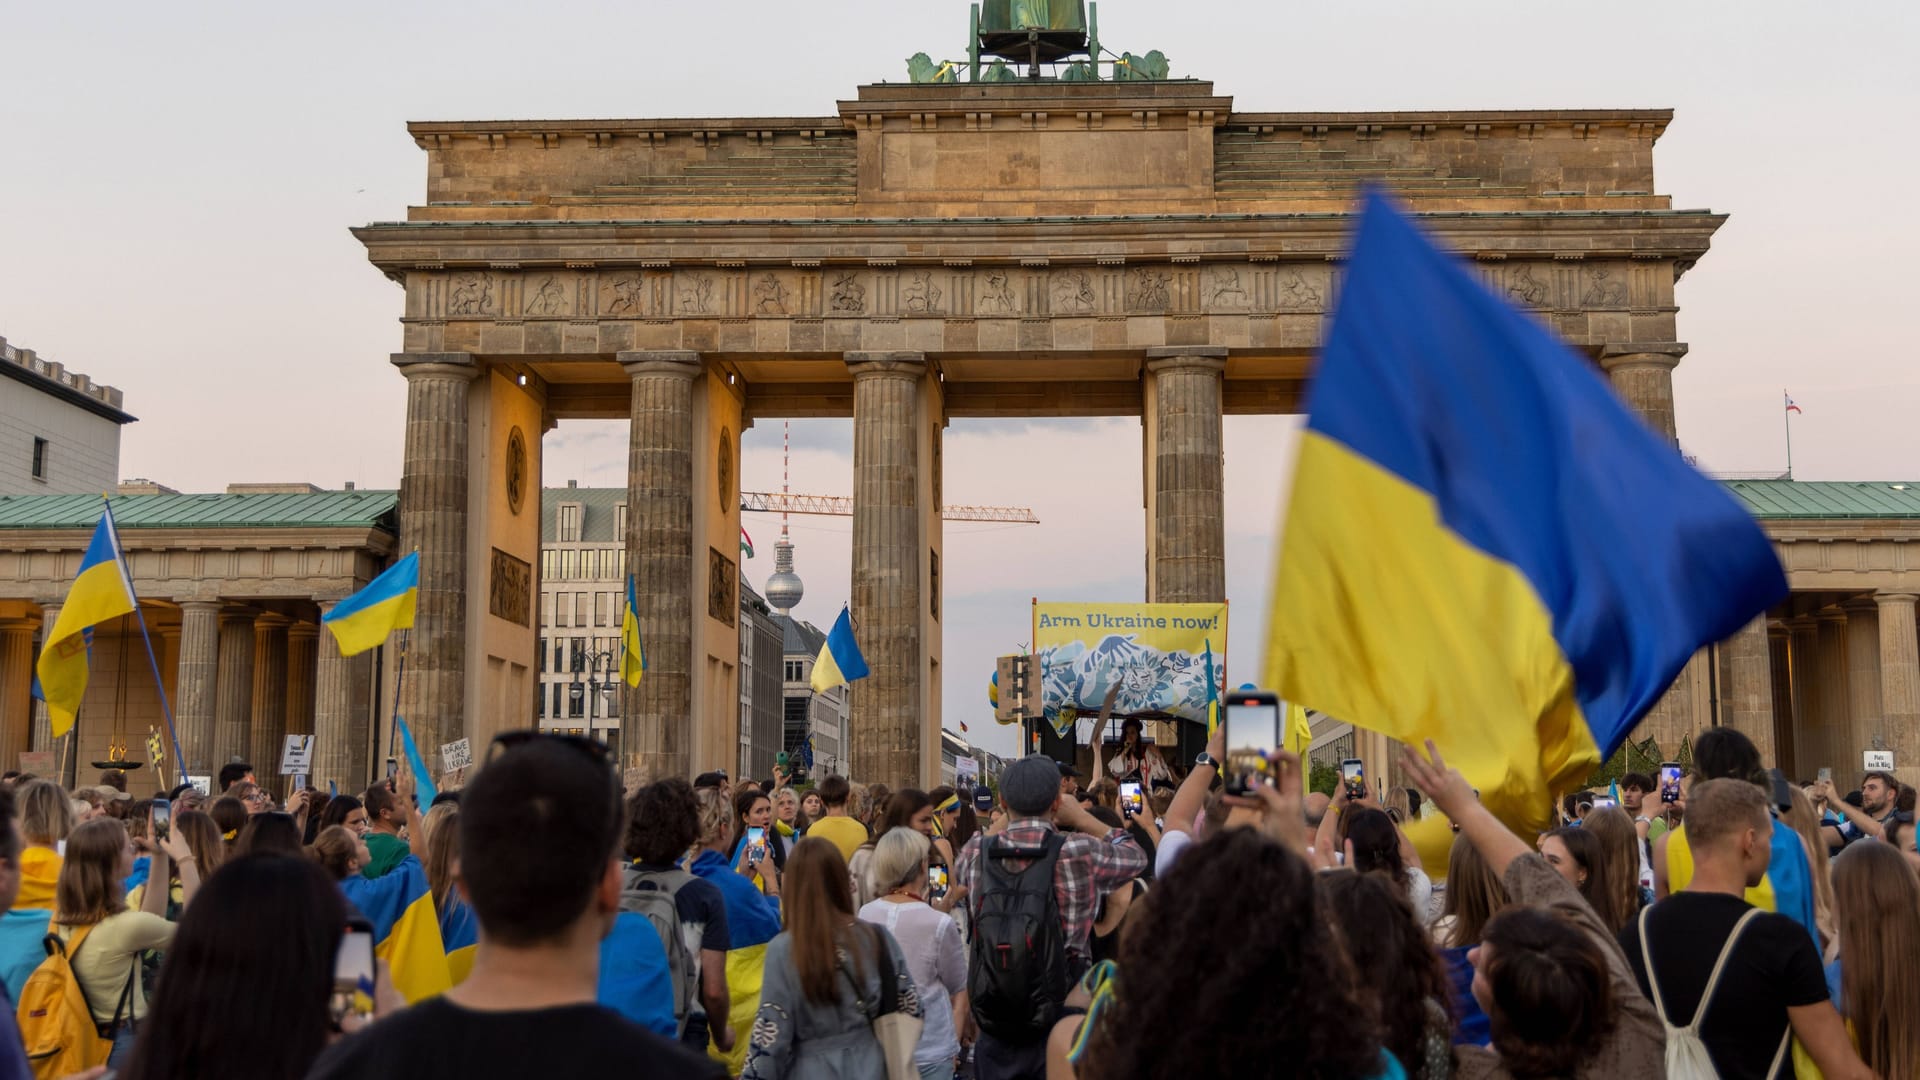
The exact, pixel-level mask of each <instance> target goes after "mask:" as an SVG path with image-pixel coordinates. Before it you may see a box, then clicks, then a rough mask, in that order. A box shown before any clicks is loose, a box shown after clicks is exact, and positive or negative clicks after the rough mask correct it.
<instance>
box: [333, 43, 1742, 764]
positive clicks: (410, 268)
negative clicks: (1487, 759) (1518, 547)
mask: <svg viewBox="0 0 1920 1080" xmlns="http://www.w3.org/2000/svg"><path fill="white" fill-rule="evenodd" d="M1671 119H1672V114H1671V112H1669V111H1666V110H1658V109H1617V110H1609V109H1594V110H1545V111H1497V112H1445V111H1441V112H1354V113H1324V112H1313V113H1306V112H1245V111H1239V110H1238V109H1237V108H1236V106H1235V101H1234V99H1233V98H1231V97H1228V96H1225V95H1222V94H1219V93H1217V92H1216V91H1215V88H1214V85H1213V84H1212V83H1210V82H1206V81H1197V80H1165V79H1163V80H1151V79H1149V80H1129V81H1117V82H1116V81H1070V80H1059V81H1056V80H1037V79H1036V80H1029V79H1025V78H1013V79H1008V80H1004V81H982V82H958V83H900V84H895V83H883V84H879V85H870V86H862V87H860V88H859V89H858V91H857V92H856V94H855V95H854V97H853V98H852V99H850V100H846V101H841V102H839V103H838V104H837V106H836V107H835V108H833V109H832V110H830V111H827V112H826V113H825V114H824V115H818V116H799V117H737V118H731V119H686V120H673V119H669V120H579V121H574V120H556V121H479V122H452V123H441V122H433V123H414V124H411V125H409V128H408V130H409V132H410V133H411V135H412V136H413V138H414V140H415V142H416V143H417V144H418V145H419V146H420V148H421V149H422V150H424V151H425V152H426V155H427V161H426V164H427V189H426V194H425V198H424V200H423V201H422V203H421V204H420V205H417V206H414V207H412V208H410V209H409V211H408V213H407V217H406V220H405V221H397V222H385V223H377V224H372V225H368V226H366V227H364V228H360V229H357V230H355V233H354V234H355V236H357V237H358V238H359V239H360V240H361V241H362V242H363V243H364V244H365V245H366V249H367V254H368V257H369V258H370V259H371V261H372V262H373V264H374V265H375V266H376V267H378V268H379V269H380V271H381V272H382V273H384V274H386V275H387V277H389V278H390V279H391V280H393V281H394V282H395V283H396V284H398V285H400V286H401V287H402V288H403V289H404V290H405V308H404V313H403V315H402V317H401V328H402V333H401V351H400V352H398V353H396V354H394V356H393V364H394V366H395V369H396V370H397V372H398V373H399V374H400V375H401V376H403V377H404V378H405V380H406V384H407V428H406V452H405V453H406V459H405V466H404V480H403V484H402V493H401V502H400V532H401V548H402V550H407V549H413V548H417V549H418V550H419V551H420V553H421V560H422V567H423V569H422V580H421V589H420V602H419V616H418V621H417V624H416V627H415V630H414V633H413V641H412V645H411V648H410V656H409V660H408V664H409V667H408V675H407V679H408V683H407V687H406V689H405V691H404V693H403V699H404V700H403V702H402V711H403V713H404V715H406V716H407V717H408V718H409V721H410V722H411V723H412V724H413V725H414V727H415V730H416V734H417V736H418V738H419V741H420V742H421V743H422V745H425V746H429V747H431V746H437V745H439V744H440V743H442V742H445V741H448V740H450V739H452V738H457V737H458V736H459V735H460V734H463V733H464V734H468V735H471V736H474V737H475V738H478V739H484V738H486V737H489V736H490V735H491V734H492V733H493V732H495V731H497V730H500V729H504V728H512V727H524V726H526V725H527V724H528V722H529V720H528V718H529V717H530V716H531V715H532V709H533V704H532V703H533V693H534V685H535V678H534V673H533V667H534V664H535V655H534V651H535V641H536V626H535V615H534V609H533V598H534V597H536V596H537V595H538V590H537V588H536V587H535V583H534V580H533V576H534V575H535V574H536V573H538V567H539V562H540V560H539V557H538V552H539V546H540V528H539V522H540V513H539V506H538V500H539V498H540V495H539V492H540V475H541V468H540V467H541V436H542V433H543V432H545V431H547V430H549V429H550V428H551V427H552V426H553V425H554V424H555V423H556V422H557V421H560V420H565V419H571V418H583V417H590V418H602V419H607V418H625V419H627V420H628V421H629V423H630V424H631V438H630V443H629V448H628V457H627V465H628V471H627V475H628V491H629V517H628V525H627V536H626V550H627V566H628V568H629V570H630V572H631V573H632V574H633V575H634V577H635V579H636V581H637V586H638V594H639V605H640V613H641V622H642V635H643V639H644V641H645V645H646V658H647V669H646V677H645V679H644V680H643V681H642V682H641V684H640V686H639V688H638V689H637V690H631V691H627V690H623V692H624V693H626V694H627V695H628V697H627V700H626V701H625V702H624V703H623V706H624V707H623V710H622V713H621V715H622V721H621V724H622V729H621V739H620V743H621V745H620V751H621V756H622V757H623V758H624V759H625V764H626V765H627V766H629V767H634V768H638V769H640V770H642V771H643V772H644V773H646V774H650V775H653V774H678V775H686V774H687V773H688V772H690V771H692V770H695V769H704V768H711V767H713V765H714V764H716V763H724V762H728V761H731V760H732V759H733V757H734V750H733V748H734V747H737V745H738V738H737V731H736V729H737V725H738V723H739V710H738V696H737V692H736V687H735V680H736V679H737V674H736V671H735V668H736V665H737V662H738V657H739V644H738V631H737V628H736V626H735V621H736V617H737V612H738V603H737V595H736V590H737V588H738V575H739V567H738V565H737V563H736V561H735V553H736V551H737V547H738V545H737V537H738V533H739V526H740V521H739V472H738V460H739V446H740V435H741V432H742V431H743V430H744V429H745V428H746V427H747V426H749V425H751V424H753V423H755V422H756V421H758V420H760V419H762V418H770V417H822V416H827V417H846V416H850V417H852V418H853V453H854V486H855V489H854V499H855V504H856V510H855V513H854V518H853V595H852V596H851V597H850V600H851V603H852V610H853V613H854V616H855V618H856V620H857V625H858V631H857V634H858V637H859V640H860V643H861V646H862V648H863V650H864V651H865V654H866V657H867V659H868V661H869V663H870V664H871V666H872V669H873V674H872V677H871V678H869V679H866V680H864V681H862V682H860V683H858V684H856V685H855V686H854V687H853V690H852V710H853V718H852V725H853V744H852V754H851V762H850V764H851V772H852V774H853V775H854V776H855V777H856V778H858V779H862V780H869V781H884V782H886V783H889V784H895V785H898V784H910V783H911V784H919V783H923V782H924V781H925V780H926V778H927V777H930V776H933V775H935V774H936V773H937V767H938V748H939V738H938V730H939V727H940V700H941V683H942V680H943V679H944V678H945V677H946V675H945V673H944V672H943V671H942V668H941V663H940V660H941V633H942V629H941V619H942V611H941V588H942V580H941V576H940V566H941V546H942V538H941V519H940V514H939V507H940V505H941V490H940V476H941V440H942V429H943V428H944V427H945V426H946V424H947V422H948V420H949V419H950V418H952V417H980V416H992V417H1007V416H1034V417H1047V416H1138V417H1140V420H1141V425H1142V428H1143V432H1144V453H1143V455H1142V460H1141V462H1140V466H1139V467H1140V470H1141V475H1142V478H1143V487H1144V491H1145V504H1146V530H1147V537H1146V541H1147V545H1146V547H1147V557H1146V566H1145V595H1146V597H1147V598H1148V599H1150V600H1162V601H1207V600H1220V599H1222V598H1224V596H1225V590H1226V583H1225V551H1224V549H1225V537H1224V529H1223V517H1222V504H1223V499H1224V491H1223V483H1222V456H1221V455H1222V448H1221V418H1222V416H1223V415H1226V414H1229V413H1285V412H1294V411H1297V410H1298V409H1299V408H1300V407H1301V401H1302V393H1303V387H1304V380H1305V379H1306V377H1307V375H1308V373H1309V370H1310V365H1311V360H1312V356H1313V353H1314V349H1315V347H1316V345H1317V343H1318V342H1319V340H1320V337H1321V334H1322V332H1323V329H1324V326H1325V323H1326V320H1327V318H1328V314H1329V312H1331V311H1332V310H1333V305H1334V304H1335V302H1336V300H1337V298H1338V295H1339V289H1340V262H1341V259H1342V252H1343V251H1344V249H1345V246H1346V244H1347V242H1348V233H1349V229H1350V226H1351V223H1352V218H1351V214H1352V212H1353V209H1354V205H1355V196H1356V194H1357V191H1358V189H1359V187H1360V185H1361V184H1362V183H1364V182H1368V181H1376V182H1379V183H1382V184H1384V185H1385V186H1386V187H1387V188H1388V189H1390V190H1391V191H1392V192H1394V193H1395V194H1396V195H1397V196H1398V197H1399V198H1401V199H1402V200H1404V201H1405V202H1406V203H1407V204H1408V205H1409V206H1410V207H1411V208H1412V209H1413V210H1414V211H1415V212H1417V213H1418V214H1419V215H1420V216H1421V219H1422V221H1423V222H1424V224H1425V225H1426V226H1427V227H1428V228H1430V229H1432V230H1433V231H1434V232H1435V233H1436V234H1437V235H1438V236H1440V237H1441V238H1442V239H1443V240H1444V241H1445V242H1446V243H1448V244H1450V245H1451V246H1453V247H1454V248H1455V249H1457V250H1458V251H1459V252H1460V253H1461V256H1462V257H1463V258H1464V259H1467V260H1470V261H1471V262H1472V264H1473V265H1474V266H1475V267H1476V268H1477V270H1478V272H1479V273H1480V275H1481V276H1482V277H1483V278H1484V279H1485V280H1486V282H1487V284H1488V285H1489V287H1491V288H1492V289H1493V290H1495V291H1496V292H1498V293H1500V294H1501V295H1503V296H1506V297H1508V298H1510V299H1512V300H1513V301H1515V302H1516V303H1520V304H1523V305H1526V306H1527V307H1530V308H1532V309H1534V310H1535V311H1537V312H1538V313H1539V316H1540V317H1541V318H1542V319H1544V320H1546V321H1547V322H1549V323H1550V324H1551V325H1552V326H1553V327H1554V328H1555V329H1556V330H1557V331H1558V332H1559V333H1560V334H1562V335H1563V336H1564V337H1565V338H1566V340H1568V341H1569V342H1571V343H1572V344H1573V345H1574V346H1575V348H1576V349H1577V350H1579V351H1581V352H1583V353H1584V354H1585V355H1586V356H1587V357H1588V358H1589V359H1590V360H1591V362H1592V363H1594V364H1595V365H1597V366H1598V367H1599V368H1600V369H1602V370H1604V371H1605V372H1606V373H1607V375H1608V376H1609V377H1610V378H1611V380H1612V382H1613V385H1614V386H1615V387H1616V388H1617V389H1618V390H1619V392H1620V393H1621V395H1622V396H1623V397H1624V398H1625V399H1626V400H1627V401H1628V402H1629V403H1630V404H1631V405H1632V406H1633V407H1634V408H1635V409H1637V410H1638V411H1639V412H1640V413H1641V414H1642V415H1643V416H1644V417H1645V418H1646V420H1647V422H1648V423H1649V424H1650V425H1652V426H1653V427H1654V428H1656V429H1657V430H1659V431H1661V432H1663V433H1664V434H1665V435H1667V436H1668V437H1669V438H1672V437H1673V436H1674V411H1673V387H1672V372H1673V369H1674V366H1675V365H1676V364H1678V363H1679V362H1680V360H1681V358H1682V357H1683V356H1684V355H1685V353H1686V346H1685V345H1684V344H1682V343H1681V342H1680V340H1679V336H1678V334H1677V333H1676V329H1675V315H1676V312H1677V307H1676V305H1675V300H1674V286H1675V284H1676V283H1677V282H1678V281H1679V280H1680V277H1681V275H1683V274H1685V273H1686V272H1687V271H1688V270H1689V269H1690V268H1692V267H1693V265H1694V263H1695V262H1696V261H1697V260H1698V259H1699V258H1700V257H1701V256H1702V255H1704V254H1705V253H1706V251H1707V248H1708V245H1709V241H1710V240H1711V238H1712V236H1713V234H1714V231H1715V230H1716V229H1717V228H1718V227H1719V226H1720V224H1721V222H1722V221H1724V220H1725V219H1724V217H1723V216H1721V215H1717V214H1714V213H1710V212H1707V211H1704V210H1686V209H1675V208H1674V207H1673V205H1672V203H1671V200H1670V199H1669V198H1667V197H1666V196H1663V195H1660V194H1658V192H1657V189H1656V187H1655V183H1654V175H1653V150H1654V144H1655V142H1656V141H1657V140H1658V139H1659V138H1660V137H1661V135H1662V133H1663V132H1664V131H1665V130H1666V127H1667V124H1668V123H1669V121H1670V120H1671ZM1274 481H1275V482H1278V478H1277V477H1276V478H1274ZM1088 482H1098V480H1097V477H1095V476H1089V477H1088ZM1729 650H1731V651H1732V653H1733V656H1734V660H1733V662H1730V663H1728V664H1727V665H1726V667H1727V670H1729V671H1731V672H1733V673H1734V679H1735V683H1736V684H1735V685H1733V686H1731V687H1726V688H1723V689H1724V690H1725V691H1726V692H1729V693H1730V694H1731V696H1732V699H1733V700H1735V701H1749V700H1750V701H1753V702H1755V703H1757V704H1756V711H1755V715H1754V716H1752V717H1748V718H1745V719H1743V716H1744V714H1743V713H1742V712H1741V710H1740V709H1739V708H1738V707H1736V708H1735V709H1734V710H1733V711H1732V712H1731V713H1730V714H1729V717H1730V721H1731V722H1734V723H1736V724H1740V725H1742V726H1745V725H1746V724H1748V723H1751V724H1754V725H1759V724H1763V723H1764V724H1766V725H1771V723H1772V719H1771V694H1770V689H1769V687H1768V686H1767V683H1766V680H1768V679H1769V677H1770V676H1769V668H1768V662H1767V657H1768V642H1767V635H1766V629H1765V626H1764V623H1763V622H1760V623H1756V624H1755V625H1754V627H1752V628H1749V630H1748V631H1745V632H1743V633H1742V634H1741V635H1740V636H1738V637H1736V638H1735V639H1734V640H1733V641H1732V642H1730V643H1728V644H1727V645H1724V646H1722V654H1723V655H1726V654H1727V653H1728V651H1729ZM1741 650H1745V651H1744V652H1742V651H1741ZM1748 654H1751V655H1748ZM1742 657H1744V658H1745V659H1744V661H1742V660H1741V659H1740V658H1742ZM1696 666H1704V665H1696ZM959 677H962V678H968V679H974V678H984V675H983V674H982V673H976V672H968V673H965V674H963V675H961V676H959ZM1703 678H1704V677H1703ZM1741 680H1746V681H1749V682H1756V681H1757V682H1756V685H1755V686H1754V687H1745V686H1743V685H1740V683H1741ZM1696 682H1698V683H1699V685H1701V686H1704V682H1703V681H1701V680H1695V679H1694V678H1693V675H1692V674H1691V673H1690V674H1689V675H1686V676H1683V677H1682V679H1681V681H1680V683H1679V684H1678V685H1677V686H1676V688H1675V690H1674V691H1673V692H1672V693H1671V694H1670V695H1669V697H1668V699H1667V700H1666V701H1665V702H1664V703H1663V704H1662V706H1661V707H1660V709H1659V710H1658V711H1657V712H1656V713H1655V714H1654V715H1653V716H1652V717H1651V718H1650V719H1649V721H1648V725H1649V728H1648V731H1649V732H1651V733H1653V734H1655V735H1656V736H1658V737H1659V738H1660V739H1661V742H1662V744H1663V745H1672V743H1671V742H1669V739H1670V738H1677V733H1679V732H1682V731H1687V730H1692V729H1694V728H1695V727H1696V726H1703V725H1701V724H1696V722H1695V719H1696V717H1698V716H1700V715H1703V713H1702V712H1701V710H1703V709H1704V707H1705V703H1704V700H1703V699H1704V697H1705V694H1704V692H1703V691H1699V690H1697V688H1696ZM1748 691H1752V693H1749V692H1748ZM1756 694H1757V695H1758V696H1757V697H1756V696H1754V695H1756ZM1758 704H1764V705H1765V707H1766V713H1765V716H1764V718H1763V717H1762V716H1761V715H1760V714H1759V713H1758V711H1757V708H1758ZM1645 733H1647V732H1643V734H1645Z"/></svg>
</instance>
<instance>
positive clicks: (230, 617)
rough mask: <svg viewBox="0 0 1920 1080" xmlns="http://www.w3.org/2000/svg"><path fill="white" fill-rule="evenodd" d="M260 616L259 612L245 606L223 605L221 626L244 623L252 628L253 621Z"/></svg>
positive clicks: (221, 608)
mask: <svg viewBox="0 0 1920 1080" xmlns="http://www.w3.org/2000/svg"><path fill="white" fill-rule="evenodd" d="M259 614H260V613H259V612H258V611H256V610H254V609H253V608H250V607H246V606H244V605H240V604H223V605H221V607H220V625H222V626H225V625H227V624H228V623H237V622H244V623H246V624H247V625H248V626H252V625H253V620H254V619H255V618H256V617H257V616H258V615H259Z"/></svg>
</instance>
